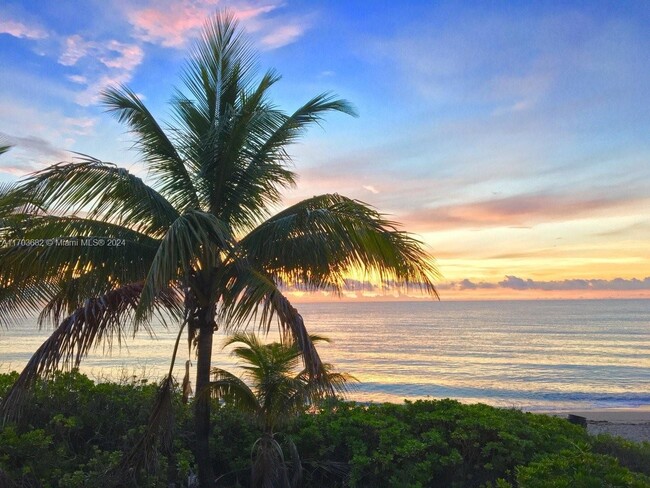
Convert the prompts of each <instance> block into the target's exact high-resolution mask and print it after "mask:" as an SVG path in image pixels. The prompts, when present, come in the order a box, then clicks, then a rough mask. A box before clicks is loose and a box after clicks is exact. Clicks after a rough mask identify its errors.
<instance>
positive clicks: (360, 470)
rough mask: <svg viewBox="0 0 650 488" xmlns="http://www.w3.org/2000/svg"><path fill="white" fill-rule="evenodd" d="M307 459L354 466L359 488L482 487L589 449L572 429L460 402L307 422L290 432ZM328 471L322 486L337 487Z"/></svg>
mask: <svg viewBox="0 0 650 488" xmlns="http://www.w3.org/2000/svg"><path fill="white" fill-rule="evenodd" d="M290 434H291V435H293V436H294V440H295V442H296V444H297V446H298V450H299V452H300V453H301V454H302V456H303V457H304V458H307V459H314V460H319V461H321V462H323V461H325V460H327V461H329V462H330V463H339V464H346V465H347V466H348V467H349V478H348V483H349V485H350V486H352V487H357V486H373V485H375V486H387V483H388V486H449V487H461V486H463V487H464V486H468V487H469V486H482V485H485V484H486V483H488V482H493V481H495V480H496V479H498V478H504V479H506V480H512V479H514V469H515V467H516V466H518V465H521V464H526V463H528V462H530V461H531V460H532V459H534V458H535V456H538V455H540V454H543V453H547V452H557V451H559V450H562V449H567V448H570V447H572V446H575V445H576V444H578V443H582V444H587V442H588V436H587V434H586V433H585V431H584V430H583V429H581V428H579V427H576V426H573V425H571V424H569V423H568V422H566V421H564V420H561V419H557V418H553V417H548V416H542V415H533V414H527V413H523V412H520V411H518V410H503V409H497V408H493V407H489V406H487V405H481V404H477V405H462V404H460V403H458V402H456V401H453V400H440V401H417V402H406V403H405V404H404V405H394V404H383V405H369V406H362V405H354V404H350V403H341V404H338V405H336V407H335V408H334V409H332V410H330V411H323V412H320V413H319V414H318V415H306V416H303V417H301V418H300V419H299V421H298V423H297V424H296V426H295V427H294V429H293V430H292V431H291V433H290ZM328 475H329V473H327V472H326V471H325V470H314V471H313V472H311V473H309V479H310V482H311V483H312V484H313V485H314V486H337V482H335V481H333V480H331V479H329V476H328Z"/></svg>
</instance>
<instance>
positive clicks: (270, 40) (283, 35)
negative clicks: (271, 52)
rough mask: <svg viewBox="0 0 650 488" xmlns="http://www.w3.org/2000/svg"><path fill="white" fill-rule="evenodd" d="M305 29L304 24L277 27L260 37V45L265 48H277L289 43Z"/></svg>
mask: <svg viewBox="0 0 650 488" xmlns="http://www.w3.org/2000/svg"><path fill="white" fill-rule="evenodd" d="M304 31H305V26H304V25H298V24H294V25H285V26H282V27H277V28H276V29H274V30H272V31H271V32H270V33H268V34H266V35H265V36H263V37H262V46H264V47H265V48H266V49H277V48H279V47H282V46H286V45H287V44H291V43H292V42H294V41H295V40H296V39H298V38H299V37H300V36H301V35H302V34H303V32H304Z"/></svg>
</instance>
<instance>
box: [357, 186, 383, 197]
mask: <svg viewBox="0 0 650 488" xmlns="http://www.w3.org/2000/svg"><path fill="white" fill-rule="evenodd" d="M361 188H363V189H364V190H368V191H369V192H370V193H372V194H373V195H376V194H378V193H379V190H377V189H376V188H375V187H374V186H372V185H363V186H362V187H361Z"/></svg>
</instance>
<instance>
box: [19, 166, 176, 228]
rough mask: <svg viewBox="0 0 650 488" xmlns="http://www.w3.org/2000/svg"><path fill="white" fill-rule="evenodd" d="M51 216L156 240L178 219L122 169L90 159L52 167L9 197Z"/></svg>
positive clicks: (160, 198) (155, 194)
mask: <svg viewBox="0 0 650 488" xmlns="http://www.w3.org/2000/svg"><path fill="white" fill-rule="evenodd" d="M10 197H11V198H13V199H14V200H15V201H16V202H17V203H21V202H25V201H29V202H30V203H33V204H34V205H38V206H39V207H40V208H42V209H43V210H45V211H47V212H49V213H53V214H65V215H74V214H78V213H80V212H86V213H87V214H88V218H89V219H92V220H101V221H104V222H110V223H114V224H119V225H121V226H124V227H128V228H131V229H134V230H136V231H138V232H141V233H145V234H148V235H152V236H156V235H160V234H161V233H162V232H164V231H165V230H166V229H167V228H168V227H169V225H170V224H171V223H172V222H173V221H174V220H175V219H176V218H177V217H178V212H177V211H176V210H175V209H174V207H173V206H172V205H171V204H170V203H169V202H168V201H167V200H166V199H165V198H164V197H163V196H162V195H160V194H159V193H158V192H156V191H155V190H154V189H153V188H151V187H149V186H148V185H146V184H145V183H144V182H143V181H142V180H141V179H140V178H138V177H136V176H134V175H132V174H131V173H129V172H128V171H127V170H126V169H124V168H118V167H117V166H115V165H113V164H110V163H105V162H103V161H100V160H98V159H95V158H92V157H90V156H81V157H80V160H79V161H78V162H73V163H59V164H55V165H52V166H50V167H48V168H46V169H44V170H42V171H39V172H37V173H35V174H33V175H32V176H30V177H28V178H27V179H26V180H25V181H23V182H22V184H20V185H19V186H18V187H17V188H16V189H15V190H14V192H12V194H11V195H10Z"/></svg>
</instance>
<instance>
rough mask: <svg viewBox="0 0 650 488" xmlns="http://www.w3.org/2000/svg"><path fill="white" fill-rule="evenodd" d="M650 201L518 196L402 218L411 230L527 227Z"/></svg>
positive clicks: (443, 208)
mask: <svg viewBox="0 0 650 488" xmlns="http://www.w3.org/2000/svg"><path fill="white" fill-rule="evenodd" d="M647 203H648V199H647V198H629V199H627V198H625V197H623V196H621V197H619V198H612V197H600V198H598V197H597V198H593V197H591V198H590V197H584V198H581V196H580V195H573V196H567V195H550V194H547V195H541V194H536V195H516V196H512V197H506V198H499V199H493V200H484V201H480V202H475V203H467V204H458V205H446V206H440V207H435V208H428V209H421V210H416V211H414V212H411V213H407V214H405V215H402V216H400V219H401V220H402V222H404V223H405V224H406V225H407V227H409V228H414V229H418V230H420V231H424V230H440V229H451V228H462V227H465V228H467V227H495V226H508V227H519V226H522V227H525V226H530V225H534V224H539V223H542V222H549V221H556V220H571V219H576V218H581V217H586V216H589V217H592V216H594V214H595V213H598V214H605V213H608V212H611V211H613V210H615V209H620V208H628V207H631V206H634V207H636V208H642V206H643V205H646V206H647Z"/></svg>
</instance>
